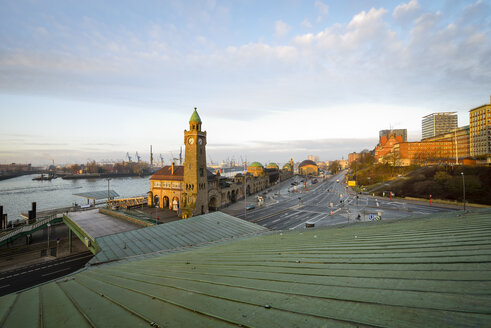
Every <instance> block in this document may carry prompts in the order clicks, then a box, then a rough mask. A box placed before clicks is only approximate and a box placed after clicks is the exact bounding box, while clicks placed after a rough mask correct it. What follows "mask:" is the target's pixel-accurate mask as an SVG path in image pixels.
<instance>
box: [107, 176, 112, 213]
mask: <svg viewBox="0 0 491 328" xmlns="http://www.w3.org/2000/svg"><path fill="white" fill-rule="evenodd" d="M109 181H111V178H107V207H109V201H110V200H111V193H110V191H109Z"/></svg>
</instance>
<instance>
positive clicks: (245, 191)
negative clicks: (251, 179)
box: [244, 172, 247, 221]
mask: <svg viewBox="0 0 491 328" xmlns="http://www.w3.org/2000/svg"><path fill="white" fill-rule="evenodd" d="M244 212H245V219H246V221H247V172H246V173H245V174H244Z"/></svg>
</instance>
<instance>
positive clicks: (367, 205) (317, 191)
mask: <svg viewBox="0 0 491 328" xmlns="http://www.w3.org/2000/svg"><path fill="white" fill-rule="evenodd" d="M295 180H296V181H297V182H299V184H298V185H297V192H288V191H287V190H286V189H284V190H283V191H282V192H280V194H279V195H278V194H276V195H275V196H274V198H275V200H276V203H275V204H271V205H268V206H266V207H257V208H255V209H253V210H249V211H247V217H246V216H245V214H240V215H238V217H240V218H242V219H246V220H248V221H251V222H254V223H257V224H260V225H262V226H265V227H267V228H270V229H273V230H288V229H289V230H292V229H299V228H305V224H306V223H307V222H308V223H311V224H314V225H315V226H328V225H336V224H342V223H355V222H361V221H369V220H370V219H373V218H374V217H375V218H376V217H377V216H378V217H381V219H382V220H387V219H394V218H400V217H406V216H412V215H422V214H431V213H437V212H444V211H452V209H449V208H444V207H438V206H437V205H429V204H428V205H424V204H414V203H412V202H406V201H404V200H399V199H398V200H391V199H389V198H382V197H371V196H365V195H356V193H354V192H353V191H352V190H350V191H349V192H348V189H347V188H346V186H345V185H344V184H343V183H342V181H344V172H342V173H339V174H337V175H335V176H333V177H331V178H330V179H328V180H326V181H324V182H322V180H320V179H319V181H320V182H319V183H317V184H314V185H309V182H310V181H308V183H307V188H306V189H307V190H304V185H303V183H302V182H301V180H302V178H301V177H295ZM337 180H339V181H340V182H337ZM341 201H342V202H341Z"/></svg>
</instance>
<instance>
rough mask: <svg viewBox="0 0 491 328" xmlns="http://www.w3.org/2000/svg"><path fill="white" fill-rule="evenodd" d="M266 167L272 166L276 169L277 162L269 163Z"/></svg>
mask: <svg viewBox="0 0 491 328" xmlns="http://www.w3.org/2000/svg"><path fill="white" fill-rule="evenodd" d="M267 168H273V169H277V168H278V164H276V163H269V164H268V166H267Z"/></svg>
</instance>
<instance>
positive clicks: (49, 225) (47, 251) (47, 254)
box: [46, 223, 51, 256]
mask: <svg viewBox="0 0 491 328" xmlns="http://www.w3.org/2000/svg"><path fill="white" fill-rule="evenodd" d="M49 227H51V224H50V223H48V249H47V250H46V256H49Z"/></svg>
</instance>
